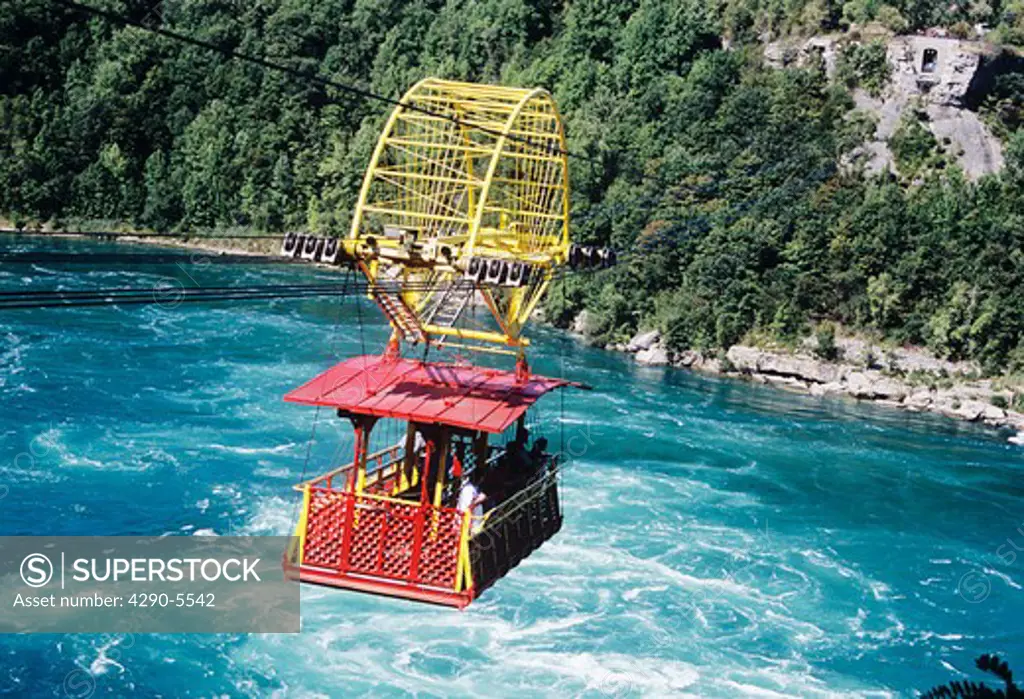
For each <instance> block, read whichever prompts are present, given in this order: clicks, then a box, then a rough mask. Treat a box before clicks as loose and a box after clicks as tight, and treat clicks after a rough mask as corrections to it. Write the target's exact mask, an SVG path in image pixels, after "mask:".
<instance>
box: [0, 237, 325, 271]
mask: <svg viewBox="0 0 1024 699" xmlns="http://www.w3.org/2000/svg"><path fill="white" fill-rule="evenodd" d="M278 237H280V236H278ZM302 262H307V260H303V259H300V258H292V257H284V256H281V255H243V254H238V253H230V252H223V253H221V252H206V251H203V250H196V251H193V252H166V253H165V252H77V251H76V252H71V251H67V250H32V251H25V252H4V253H0V264H11V265H31V264H71V265H81V264H84V265H96V264H110V263H117V264H140V265H162V264H192V265H206V264H215V265H244V264H297V263H302Z"/></svg>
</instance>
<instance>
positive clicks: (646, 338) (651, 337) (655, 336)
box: [626, 330, 661, 352]
mask: <svg viewBox="0 0 1024 699" xmlns="http://www.w3.org/2000/svg"><path fill="white" fill-rule="evenodd" d="M659 340H661V333H660V332H658V331H657V330H648V331H647V332H642V333H637V334H636V335H634V336H633V339H632V340H630V341H629V344H627V345H626V351H627V352H639V351H641V350H649V349H651V347H653V346H654V345H655V344H657V343H658V341H659Z"/></svg>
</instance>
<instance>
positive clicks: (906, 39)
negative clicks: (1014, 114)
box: [764, 35, 1003, 179]
mask: <svg viewBox="0 0 1024 699" xmlns="http://www.w3.org/2000/svg"><path fill="white" fill-rule="evenodd" d="M850 43H856V42H854V41H853V40H851V39H849V38H847V37H845V36H842V35H829V36H820V37H813V38H811V39H808V40H806V41H803V42H802V43H798V44H793V43H791V42H785V41H781V42H773V43H770V44H767V45H766V46H765V49H764V58H765V62H766V63H768V65H771V66H775V67H784V66H786V65H789V64H806V63H807V62H808V60H810V58H811V57H812V56H814V55H820V56H821V57H822V58H823V60H824V62H825V67H826V70H827V71H828V73H829V75H832V74H833V73H834V71H835V66H836V59H837V56H838V54H839V53H840V52H841V51H842V50H843V47H844V45H846V44H850ZM988 52H989V49H988V47H987V46H986V45H985V44H983V43H981V42H978V41H965V40H960V39H954V38H950V37H944V36H934V35H914V36H894V37H891V38H889V39H888V41H887V50H886V56H887V58H888V62H889V67H890V71H891V72H890V81H889V84H888V85H887V86H886V88H885V89H884V90H883V91H882V93H881V94H879V95H878V96H872V95H869V94H868V93H867V92H865V91H864V90H861V89H857V90H854V101H855V104H856V106H857V108H858V109H860V110H861V111H864V112H867V113H869V114H871V115H872V116H874V118H875V119H876V121H877V126H876V129H875V133H874V135H873V137H872V138H871V139H869V140H868V141H867V142H866V143H864V144H863V146H862V147H861V148H860V149H859V155H860V156H861V157H863V159H864V164H865V168H866V170H867V171H868V172H870V173H877V172H884V171H893V172H895V164H894V159H893V155H892V152H891V151H890V149H889V139H890V138H892V136H893V134H894V133H895V132H896V128H897V127H898V126H899V123H900V120H901V118H902V117H903V115H904V114H906V113H907V112H908V110H910V109H923V110H924V112H925V113H926V114H927V117H928V118H927V121H925V122H924V124H925V125H926V126H927V127H928V128H929V129H930V130H931V132H932V133H933V134H934V135H935V138H936V139H937V140H938V141H939V142H940V143H945V144H948V145H947V146H946V148H947V150H948V151H949V153H950V155H952V156H954V157H955V158H956V159H957V161H958V163H959V164H960V167H962V168H963V170H964V172H965V173H966V174H967V176H968V177H970V178H972V179H976V178H978V177H981V176H982V175H984V174H987V173H991V172H997V171H998V170H1000V169H1002V167H1003V148H1002V143H1001V142H1000V140H999V139H998V138H997V137H996V136H995V135H994V134H993V133H992V132H991V131H989V129H988V127H987V126H986V125H985V123H984V122H983V121H982V120H981V118H980V117H979V116H978V114H977V113H975V112H974V111H972V110H970V109H968V106H967V104H966V102H967V100H966V99H965V98H966V97H967V94H968V91H969V90H970V88H971V85H972V81H973V80H974V79H975V76H976V75H977V74H978V71H979V69H980V68H981V66H982V64H983V61H985V60H986V59H987V58H988V57H989V56H988Z"/></svg>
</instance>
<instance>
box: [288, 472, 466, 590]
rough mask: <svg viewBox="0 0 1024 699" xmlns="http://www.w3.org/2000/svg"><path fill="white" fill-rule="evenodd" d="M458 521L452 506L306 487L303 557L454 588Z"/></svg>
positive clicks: (343, 569) (335, 566) (309, 561)
mask: <svg viewBox="0 0 1024 699" xmlns="http://www.w3.org/2000/svg"><path fill="white" fill-rule="evenodd" d="M462 522H463V514H462V513H461V512H459V511H458V510H456V509H453V508H448V507H434V506H432V505H429V504H428V505H421V504H419V503H413V502H406V501H403V500H398V499H395V498H389V497H383V496H379V495H369V494H363V495H356V494H354V493H345V492H338V491H332V490H328V489H327V488H311V489H310V494H309V510H308V514H307V518H306V536H305V544H304V555H303V561H302V562H303V563H304V564H306V565H311V566H316V567H319V568H326V569H329V570H333V571H336V572H338V573H342V574H344V573H357V574H360V575H372V576H377V577H382V578H387V579H391V580H400V581H406V582H410V583H414V584H421V585H429V586H432V587H441V588H446V589H455V587H456V577H457V572H458V554H459V541H460V536H461V533H462Z"/></svg>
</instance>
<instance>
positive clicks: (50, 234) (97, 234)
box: [0, 228, 281, 240]
mask: <svg viewBox="0 0 1024 699" xmlns="http://www.w3.org/2000/svg"><path fill="white" fill-rule="evenodd" d="M0 234H6V235H19V236H26V237H29V236H31V237H36V238H65V237H66V238H167V239H169V240H176V239H180V238H193V239H196V240H202V239H203V238H222V239H227V240H280V239H281V236H280V234H277V233H246V234H241V233H218V232H211V233H209V234H201V233H147V232H139V233H125V232H120V231H26V230H20V231H19V230H15V229H10V228H2V229H0Z"/></svg>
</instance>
